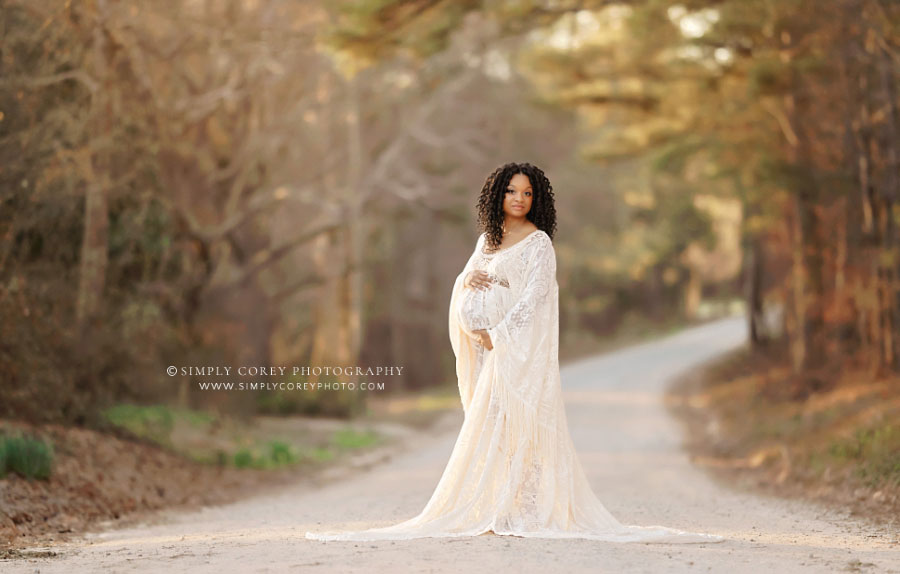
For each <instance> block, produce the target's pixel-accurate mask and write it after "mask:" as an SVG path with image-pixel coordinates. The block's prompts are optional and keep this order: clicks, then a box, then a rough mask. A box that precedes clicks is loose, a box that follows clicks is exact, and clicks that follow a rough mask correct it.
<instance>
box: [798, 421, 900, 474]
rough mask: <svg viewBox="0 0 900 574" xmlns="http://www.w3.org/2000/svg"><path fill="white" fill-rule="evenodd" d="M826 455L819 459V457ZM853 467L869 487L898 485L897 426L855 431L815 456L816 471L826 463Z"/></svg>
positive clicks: (899, 449)
mask: <svg viewBox="0 0 900 574" xmlns="http://www.w3.org/2000/svg"><path fill="white" fill-rule="evenodd" d="M823 454H824V455H826V456H822V455H823ZM824 458H828V459H830V460H831V461H834V462H835V463H838V464H844V465H848V464H849V465H854V466H855V468H854V473H855V474H856V476H857V477H858V478H860V479H861V480H862V481H863V482H865V483H866V484H867V485H869V486H873V487H877V486H879V485H882V484H890V485H893V486H900V425H898V424H896V423H884V424H880V425H875V426H869V427H864V428H859V429H856V432H854V433H853V435H852V436H850V437H847V438H842V439H838V440H833V441H831V442H830V443H829V444H828V446H827V450H826V451H825V453H821V454H820V456H818V457H816V466H817V468H823V467H824V466H826V465H827V464H828V461H827V460H823V459H824Z"/></svg>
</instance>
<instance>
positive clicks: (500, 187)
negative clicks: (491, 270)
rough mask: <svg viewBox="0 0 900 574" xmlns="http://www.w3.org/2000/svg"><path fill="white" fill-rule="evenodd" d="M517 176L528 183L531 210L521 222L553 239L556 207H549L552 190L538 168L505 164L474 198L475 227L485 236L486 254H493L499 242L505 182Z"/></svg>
mask: <svg viewBox="0 0 900 574" xmlns="http://www.w3.org/2000/svg"><path fill="white" fill-rule="evenodd" d="M517 173H521V174H523V175H525V176H527V177H528V180H529V181H530V182H531V191H532V192H533V193H532V194H531V209H530V210H529V211H528V213H527V214H526V215H525V218H526V219H528V220H529V221H531V222H532V223H534V224H535V225H536V226H537V227H538V229H540V230H542V231H544V233H546V234H547V235H549V236H550V239H553V234H554V233H555V232H556V207H555V206H554V203H553V186H552V185H550V180H549V179H547V176H546V175H544V172H543V170H541V168H539V167H537V166H535V165H531V164H530V163H527V162H526V163H507V164H504V165H502V166H500V167H498V168H497V169H495V170H494V173H492V174H491V175H489V176H488V178H487V179H486V180H485V182H484V187H482V188H481V195H480V196H479V197H478V226H479V227H480V228H481V231H483V232H485V234H486V235H485V238H484V240H485V244H486V245H487V246H488V250H495V249H497V247H499V246H500V241H501V240H502V239H503V220H504V215H503V199H504V198H505V197H506V188H507V186H508V185H509V180H510V179H512V176H514V175H515V174H517Z"/></svg>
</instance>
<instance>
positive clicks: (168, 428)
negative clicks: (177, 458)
mask: <svg viewBox="0 0 900 574" xmlns="http://www.w3.org/2000/svg"><path fill="white" fill-rule="evenodd" d="M102 414H103V416H104V417H105V418H106V419H107V420H108V421H109V422H110V423H112V424H114V425H115V426H118V427H121V428H124V429H125V430H127V431H129V432H131V433H132V434H134V435H135V436H138V437H141V438H147V439H150V440H152V441H153V442H155V443H157V444H160V445H165V446H171V444H172V429H173V428H175V416H176V415H175V413H174V412H173V410H172V409H171V408H170V407H167V406H165V405H129V404H122V405H115V406H112V407H109V408H108V409H106V410H104V411H103V413H102Z"/></svg>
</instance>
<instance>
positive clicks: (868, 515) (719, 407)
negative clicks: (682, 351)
mask: <svg viewBox="0 0 900 574" xmlns="http://www.w3.org/2000/svg"><path fill="white" fill-rule="evenodd" d="M831 372H832V373H833V374H832V375H829V374H828V371H827V370H825V369H823V370H822V371H820V372H819V373H816V374H815V375H814V377H812V378H807V379H804V382H805V383H806V384H805V385H804V384H800V383H799V382H798V381H799V379H797V378H795V377H793V376H792V375H791V373H790V368H789V367H787V366H785V357H783V356H777V355H775V356H773V354H765V353H752V352H750V351H745V350H741V351H737V352H735V353H732V354H730V355H729V356H727V357H725V358H723V359H722V360H721V361H718V362H716V363H713V364H709V365H707V366H706V367H705V368H703V369H700V370H697V371H695V372H692V373H689V374H687V375H685V376H684V377H682V378H681V379H679V380H678V381H676V382H675V383H674V384H673V385H672V387H671V388H670V389H669V392H668V394H667V397H666V399H667V404H668V406H669V408H670V410H671V411H672V412H673V413H674V414H675V415H676V416H677V417H678V418H679V419H680V420H681V421H682V422H683V424H684V425H685V428H686V430H687V437H688V438H687V444H686V447H687V449H688V451H689V453H690V454H691V456H692V460H693V461H694V462H695V463H696V464H698V465H701V466H703V467H705V468H707V469H708V470H709V471H710V473H711V474H712V475H713V477H715V478H716V479H717V480H719V481H721V482H724V483H727V484H729V485H731V486H737V487H740V488H746V489H750V490H756V491H764V492H766V493H768V494H775V495H780V496H790V497H804V498H808V499H814V500H817V501H819V502H823V503H825V504H828V505H831V506H833V507H842V508H845V509H848V510H849V511H850V512H851V513H852V514H854V515H857V516H859V517H862V518H865V519H870V520H873V521H875V522H879V523H891V522H896V521H897V518H898V517H900V378H891V379H886V380H873V379H872V378H871V377H870V376H869V375H868V374H866V373H863V372H858V371H852V370H843V371H842V370H841V369H839V368H832V369H831ZM810 380H812V381H813V384H812V385H810V383H809V381H810Z"/></svg>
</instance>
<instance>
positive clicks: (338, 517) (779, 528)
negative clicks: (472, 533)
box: [0, 319, 900, 574]
mask: <svg viewBox="0 0 900 574" xmlns="http://www.w3.org/2000/svg"><path fill="white" fill-rule="evenodd" d="M744 338H745V331H744V322H743V319H728V320H723V321H718V322H716V323H711V324H708V325H705V326H702V327H697V328H694V329H691V330H688V331H684V332H682V333H679V334H677V335H674V336H672V337H668V338H666V339H663V340H660V341H657V342H652V343H648V344H644V345H640V346H635V347H630V348H627V349H624V350H621V351H617V352H615V353H611V354H608V355H605V356H602V357H597V358H593V359H590V360H585V361H580V362H578V363H575V364H570V365H566V366H565V367H564V368H563V373H562V381H563V390H564V393H565V396H566V404H567V414H568V419H569V425H570V428H571V431H572V438H573V440H574V442H575V446H576V448H577V449H578V452H579V454H580V456H581V458H582V462H583V464H584V467H585V470H586V471H587V473H588V475H589V478H590V480H591V484H592V486H593V487H594V489H595V492H596V493H597V494H598V495H599V496H600V498H601V500H603V501H604V503H605V504H606V506H607V508H608V509H609V510H610V511H611V512H612V513H613V514H614V515H616V516H617V517H618V518H619V519H620V520H622V521H623V522H627V523H632V524H643V525H654V524H661V525H665V526H673V527H676V528H681V529H685V530H692V531H697V532H712V533H716V534H722V535H724V536H726V537H727V538H729V540H726V541H725V542H723V543H718V544H686V545H666V544H610V543H598V542H594V541H589V540H538V539H525V538H516V537H505V536H496V535H483V536H479V537H475V538H458V539H420V540H411V541H403V542H390V541H388V542H320V541H313V540H306V539H305V538H304V533H305V532H306V531H307V530H329V529H335V530H337V529H342V528H359V527H368V526H383V525H387V524H391V523H393V522H399V521H400V520H403V519H406V518H409V517H411V516H413V515H415V514H417V513H418V512H419V511H420V510H421V508H422V507H423V506H424V504H425V502H426V501H427V500H428V498H429V496H430V494H431V492H432V491H433V489H434V487H435V485H436V484H437V481H438V479H439V478H440V476H441V472H442V471H443V467H444V464H445V463H446V461H447V459H448V457H449V455H450V452H451V450H452V447H453V443H454V439H455V436H456V431H457V430H458V429H459V426H460V424H461V423H462V418H461V417H462V414H461V412H460V413H458V417H457V418H456V420H452V419H451V420H450V421H449V423H450V424H449V425H444V427H443V428H444V431H443V432H441V433H440V434H437V435H434V436H422V437H419V438H418V439H417V440H418V441H419V443H418V444H417V446H416V447H415V448H414V449H412V450H409V451H407V452H406V453H404V454H402V455H400V456H397V457H395V458H394V459H393V460H391V461H390V462H388V463H385V464H382V465H380V466H377V467H375V468H374V469H372V470H371V471H369V472H365V473H357V474H355V475H352V476H349V477H343V478H340V479H334V480H330V481H326V483H325V484H323V485H321V486H320V487H319V488H315V487H313V486H311V485H309V484H303V485H296V486H292V487H287V488H282V489H280V490H278V491H277V492H266V493H260V495H259V496H257V497H254V498H252V499H248V500H244V501H241V502H239V503H236V504H231V505H228V506H223V507H218V508H208V509H204V510H203V511H201V512H191V513H187V512H180V513H178V512H170V513H162V514H160V515H159V516H158V518H157V519H155V520H154V523H152V524H146V525H140V526H138V527H134V528H129V529H124V530H117V531H110V532H105V533H97V534H92V535H89V537H88V538H86V539H85V540H83V541H80V542H75V543H70V544H67V545H64V546H58V547H53V550H55V551H57V552H60V553H61V555H60V556H57V557H54V558H31V559H27V560H16V561H11V562H0V572H4V573H7V572H28V573H33V572H42V573H44V572H67V573H68V572H95V571H101V570H102V571H104V572H110V573H115V572H163V571H172V572H187V571H190V572H215V573H217V574H224V573H228V572H242V573H243V572H257V573H261V572H460V571H465V572H491V573H499V572H512V571H517V572H616V573H620V572H627V573H632V572H648V573H659V572H727V573H728V574H739V573H745V572H746V573H754V574H757V573H770V574H788V573H795V572H809V573H817V574H818V573H823V572H864V573H869V572H871V573H875V572H878V573H890V572H894V573H898V574H900V545H898V544H897V538H896V537H897V531H896V529H895V530H894V531H893V532H891V531H888V530H883V529H877V528H874V527H871V526H866V525H865V524H863V523H860V522H858V521H856V520H854V519H851V518H848V517H847V516H845V515H841V514H837V513H834V512H832V511H829V510H827V509H825V508H823V507H818V506H814V505H811V504H809V503H806V502H799V501H798V502H792V501H783V500H779V499H774V498H767V497H760V496H753V495H745V494H740V493H736V492H732V491H730V490H725V489H723V488H722V487H719V486H717V485H716V484H714V483H713V482H712V481H711V480H710V479H709V478H707V477H706V476H705V475H704V473H703V472H702V471H701V470H699V469H697V468H694V467H692V466H691V465H690V463H689V461H688V460H687V458H686V456H685V455H684V453H683V452H681V450H680V448H679V445H680V441H681V435H680V433H681V430H680V427H679V426H678V424H677V423H676V421H674V420H672V419H670V418H669V417H668V415H667V413H666V410H665V407H664V405H663V404H662V398H661V397H662V391H663V389H664V387H665V385H666V383H667V381H668V380H669V379H670V378H671V377H672V376H674V375H676V374H677V373H678V372H679V371H681V370H683V369H687V368H690V367H691V366H693V365H696V364H697V363H699V362H702V361H705V360H707V359H709V358H712V357H713V356H715V355H717V354H718V353H721V352H723V351H726V350H728V349H730V348H732V347H734V346H736V345H739V344H741V343H742V342H743V340H744Z"/></svg>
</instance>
